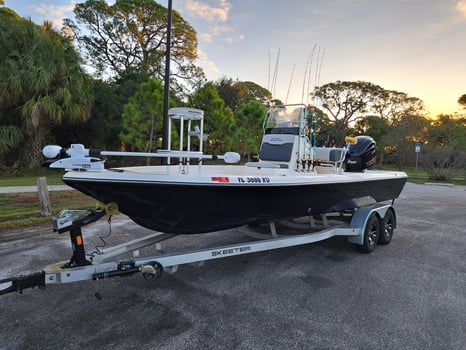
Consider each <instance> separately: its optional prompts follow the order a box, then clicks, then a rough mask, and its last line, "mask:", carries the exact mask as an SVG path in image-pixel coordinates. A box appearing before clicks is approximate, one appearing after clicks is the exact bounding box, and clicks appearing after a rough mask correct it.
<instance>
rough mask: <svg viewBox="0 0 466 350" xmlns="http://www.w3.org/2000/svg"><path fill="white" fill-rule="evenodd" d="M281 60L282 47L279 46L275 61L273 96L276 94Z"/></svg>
mask: <svg viewBox="0 0 466 350" xmlns="http://www.w3.org/2000/svg"><path fill="white" fill-rule="evenodd" d="M279 62H280V48H278V53H277V59H276V61H275V71H274V73H273V78H272V86H271V88H272V96H275V88H276V87H277V76H278V63H279Z"/></svg>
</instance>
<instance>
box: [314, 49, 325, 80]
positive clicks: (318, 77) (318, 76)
mask: <svg viewBox="0 0 466 350" xmlns="http://www.w3.org/2000/svg"><path fill="white" fill-rule="evenodd" d="M324 55H325V48H324V50H323V52H322V56H321V57H320V62H319V70H318V71H319V74H318V75H317V82H316V84H317V86H319V85H320V73H321V71H322V62H323V61H324Z"/></svg>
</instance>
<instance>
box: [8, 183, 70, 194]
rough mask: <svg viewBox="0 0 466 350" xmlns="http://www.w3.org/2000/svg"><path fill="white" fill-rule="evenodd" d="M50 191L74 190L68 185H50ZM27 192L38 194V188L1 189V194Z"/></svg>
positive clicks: (9, 187)
mask: <svg viewBox="0 0 466 350" xmlns="http://www.w3.org/2000/svg"><path fill="white" fill-rule="evenodd" d="M47 188H48V190H49V191H68V190H73V188H71V187H70V186H67V185H48V186H47ZM25 192H37V186H7V187H0V193H25Z"/></svg>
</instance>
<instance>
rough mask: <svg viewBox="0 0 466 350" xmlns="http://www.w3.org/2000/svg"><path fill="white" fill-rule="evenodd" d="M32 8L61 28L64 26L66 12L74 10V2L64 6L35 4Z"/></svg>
mask: <svg viewBox="0 0 466 350" xmlns="http://www.w3.org/2000/svg"><path fill="white" fill-rule="evenodd" d="M31 8H32V9H33V10H34V11H35V12H37V13H39V14H41V15H43V16H44V19H45V20H47V21H51V22H52V23H53V25H54V26H55V27H57V28H61V27H62V26H63V18H65V17H66V13H69V12H73V9H74V4H73V3H71V4H69V5H62V6H57V5H44V4H39V5H33V6H32V7H31Z"/></svg>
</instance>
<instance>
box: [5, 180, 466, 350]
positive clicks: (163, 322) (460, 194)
mask: <svg viewBox="0 0 466 350" xmlns="http://www.w3.org/2000/svg"><path fill="white" fill-rule="evenodd" d="M396 208H397V214H398V229H397V231H396V234H395V236H394V238H393V241H392V242H391V244H389V245H388V246H380V247H377V249H376V250H375V251H374V252H372V253H371V254H360V253H358V252H357V251H355V250H354V249H353V247H351V246H350V245H348V244H347V243H346V242H345V240H344V239H343V238H342V237H337V238H333V239H329V240H327V241H324V242H320V243H316V244H312V245H307V246H299V247H294V248H286V249H281V250H276V251H269V252H262V253H255V254H252V255H246V256H236V257H231V258H227V259H223V260H219V261H216V262H207V263H206V264H205V265H204V266H203V267H201V268H200V267H195V266H181V267H180V269H179V271H178V272H177V273H176V274H172V275H169V274H166V275H165V276H164V278H163V279H162V281H160V282H159V283H157V284H150V283H148V282H145V281H144V280H143V279H142V278H141V276H140V275H134V276H131V277H126V278H114V279H110V280H105V281H100V282H95V281H94V282H91V281H89V282H82V283H75V284H68V285H59V286H49V287H48V288H47V289H46V290H44V291H40V290H27V291H25V292H24V294H23V295H19V294H9V295H4V296H1V297H0V321H1V332H0V349H63V348H65V347H66V348H67V349H91V348H111V349H177V350H178V349H422V350H424V349H448V350H451V349H453V350H456V349H458V350H464V349H465V348H466V216H465V215H466V211H465V208H466V187H459V186H454V187H440V186H428V185H415V184H407V186H406V188H405V190H404V191H403V193H402V195H401V197H400V198H399V200H398V201H397V203H396ZM147 232H148V231H147V230H145V229H142V228H140V227H138V226H136V225H135V224H132V223H131V222H129V221H128V220H127V219H126V218H125V217H123V216H117V217H115V218H114V219H113V222H112V235H111V236H110V237H109V238H108V239H107V241H108V243H109V244H115V243H117V242H121V241H124V240H127V239H128V238H129V237H130V236H132V237H137V236H143V235H145V234H146V233H147ZM106 233H108V224H107V222H106V220H101V221H100V222H99V223H97V224H95V225H94V226H92V227H91V228H89V229H86V231H85V239H86V241H87V243H88V247H92V246H93V245H94V244H98V243H99V240H98V235H99V234H101V235H102V234H106ZM243 239H244V237H243V236H241V235H239V234H238V232H237V231H236V230H231V231H228V232H225V233H222V234H215V233H214V234H206V235H192V236H189V237H187V236H180V237H176V238H174V239H173V240H172V241H170V242H167V243H166V244H163V248H164V250H166V251H172V250H173V249H192V248H195V247H200V246H205V245H209V246H215V245H219V244H229V243H233V242H238V241H240V240H243ZM69 255H70V248H69V243H68V238H67V237H66V236H59V235H57V234H54V233H51V232H50V230H49V229H48V228H31V229H30V230H23V231H21V232H9V233H6V234H2V235H0V261H1V262H2V264H1V265H0V274H1V275H3V276H9V275H12V274H17V273H20V272H27V271H36V270H40V268H41V267H43V266H45V265H47V264H50V263H53V262H56V261H60V260H66V259H68V258H69ZM96 291H99V292H100V293H101V294H102V296H103V299H102V300H101V301H98V300H97V299H96V298H95V297H94V293H95V292H96Z"/></svg>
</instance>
